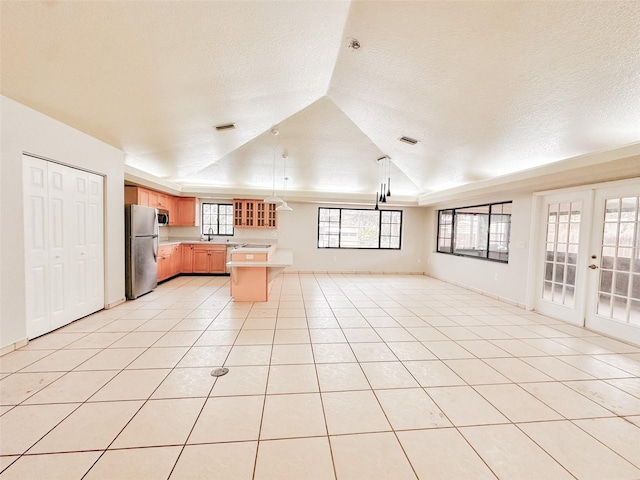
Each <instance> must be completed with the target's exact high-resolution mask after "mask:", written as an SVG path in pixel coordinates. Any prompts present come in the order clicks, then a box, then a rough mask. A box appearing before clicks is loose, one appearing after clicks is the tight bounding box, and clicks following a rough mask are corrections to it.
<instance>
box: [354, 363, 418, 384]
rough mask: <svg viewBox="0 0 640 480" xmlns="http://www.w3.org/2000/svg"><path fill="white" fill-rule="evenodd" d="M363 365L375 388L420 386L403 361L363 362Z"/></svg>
mask: <svg viewBox="0 0 640 480" xmlns="http://www.w3.org/2000/svg"><path fill="white" fill-rule="evenodd" d="M361 367H362V370H363V371H364V373H365V375H366V376H367V379H368V380H369V383H370V384H371V387H372V388H374V389H382V388H411V387H418V386H419V385H418V382H416V380H415V379H414V378H413V376H412V375H411V373H409V371H408V370H407V369H406V367H405V366H404V365H403V364H402V362H375V363H363V364H362V365H361Z"/></svg>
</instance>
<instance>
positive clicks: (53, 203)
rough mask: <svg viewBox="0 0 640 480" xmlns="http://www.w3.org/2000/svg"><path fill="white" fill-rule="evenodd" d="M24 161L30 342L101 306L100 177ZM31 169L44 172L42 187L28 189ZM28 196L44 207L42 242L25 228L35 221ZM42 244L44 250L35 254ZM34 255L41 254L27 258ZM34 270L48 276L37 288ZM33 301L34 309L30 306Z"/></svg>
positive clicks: (36, 215) (102, 202) (73, 169)
mask: <svg viewBox="0 0 640 480" xmlns="http://www.w3.org/2000/svg"><path fill="white" fill-rule="evenodd" d="M23 159H24V178H25V181H24V184H25V192H24V195H25V242H26V245H25V252H26V257H27V258H26V264H27V271H28V272H29V270H31V273H30V274H29V273H28V274H27V276H28V278H27V285H26V289H27V334H28V337H29V338H33V337H36V336H38V335H42V334H43V333H46V332H48V331H51V330H54V329H56V328H59V327H62V326H64V325H67V324H68V323H70V322H72V321H74V320H77V319H78V318H81V317H83V316H86V315H89V314H91V313H93V312H95V311H97V310H100V309H101V308H103V307H104V236H103V215H104V213H103V212H104V199H103V179H102V177H100V176H99V175H94V174H91V173H88V172H84V171H82V170H78V169H75V168H71V167H67V166H64V165H60V164H56V163H53V162H47V161H45V160H41V159H37V158H33V157H29V156H26V155H25V156H23ZM31 170H33V171H34V172H42V174H43V178H44V179H45V180H44V183H45V187H46V189H43V188H42V187H40V188H38V187H37V184H36V186H33V185H32V184H34V182H33V181H32V180H30V178H31V177H34V174H33V173H31ZM45 190H46V191H45ZM31 197H33V198H35V199H39V201H40V202H41V203H42V205H43V207H42V217H43V218H42V224H43V225H44V226H43V228H42V232H41V237H42V240H38V234H39V232H35V229H34V227H31V226H29V227H28V228H27V226H28V225H31V223H33V222H36V221H38V220H37V219H38V218H39V217H38V212H37V211H36V209H35V207H32V206H27V203H30V204H35V200H31V202H29V201H28V199H29V198H31ZM38 205H39V204H38ZM40 244H44V245H46V247H44V248H41V249H40V250H38V248H39V245H40ZM34 251H37V252H38V254H39V256H38V255H36V256H35V257H34V259H31V258H30V257H31V256H32V255H31V254H30V252H34ZM32 263H33V264H34V265H31V264H32ZM38 268H40V269H42V271H43V272H44V273H45V274H46V275H43V276H42V281H41V283H40V284H38V283H37V281H39V280H40V278H39V277H36V275H37V273H38V271H39V270H38ZM29 277H32V278H29ZM41 292H44V294H43V295H42V294H41ZM40 298H42V299H43V300H42V302H43V303H41V304H40V303H38V302H39V301H40ZM32 302H35V303H34V305H36V306H37V309H34V308H33V307H30V305H31V304H32ZM41 312H44V313H42V315H40V313H41ZM38 315H40V316H38Z"/></svg>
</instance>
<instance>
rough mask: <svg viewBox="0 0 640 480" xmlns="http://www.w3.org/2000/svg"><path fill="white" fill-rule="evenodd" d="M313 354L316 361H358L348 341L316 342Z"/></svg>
mask: <svg viewBox="0 0 640 480" xmlns="http://www.w3.org/2000/svg"><path fill="white" fill-rule="evenodd" d="M313 356H314V358H315V362H316V363H348V362H355V361H356V357H355V355H354V354H353V351H352V350H351V347H350V346H349V345H348V344H346V343H320V344H314V345H313Z"/></svg>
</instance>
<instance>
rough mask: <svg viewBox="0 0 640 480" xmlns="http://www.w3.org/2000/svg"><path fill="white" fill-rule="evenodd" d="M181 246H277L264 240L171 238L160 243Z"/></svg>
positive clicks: (160, 244) (162, 245)
mask: <svg viewBox="0 0 640 480" xmlns="http://www.w3.org/2000/svg"><path fill="white" fill-rule="evenodd" d="M180 244H186V245H228V246H230V247H239V246H241V245H246V244H270V245H275V243H274V242H269V241H264V240H259V241H251V242H248V241H238V240H233V241H229V242H228V241H226V240H220V239H213V240H211V241H210V242H208V241H206V240H195V239H175V238H170V239H169V240H161V241H160V243H159V246H161V247H164V246H167V245H180Z"/></svg>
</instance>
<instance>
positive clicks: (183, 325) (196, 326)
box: [171, 318, 242, 332]
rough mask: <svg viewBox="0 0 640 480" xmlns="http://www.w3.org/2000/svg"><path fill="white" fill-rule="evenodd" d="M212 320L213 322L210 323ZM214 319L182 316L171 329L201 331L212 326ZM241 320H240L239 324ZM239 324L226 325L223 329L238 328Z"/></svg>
mask: <svg viewBox="0 0 640 480" xmlns="http://www.w3.org/2000/svg"><path fill="white" fill-rule="evenodd" d="M212 322H213V323H212ZM214 323H215V320H211V319H210V318H184V319H182V320H180V321H179V322H178V323H176V324H175V326H174V327H173V328H172V329H171V330H174V331H188V330H196V331H200V332H203V331H204V330H207V327H209V326H213V324H214ZM241 324H242V322H240V325H241ZM240 325H238V326H237V327H231V326H226V327H225V328H223V330H238V329H240Z"/></svg>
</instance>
